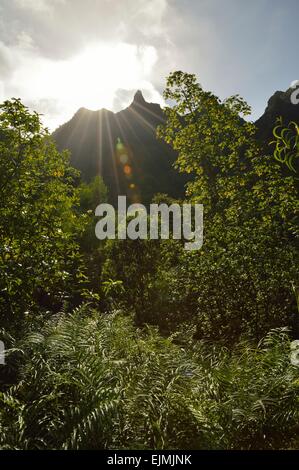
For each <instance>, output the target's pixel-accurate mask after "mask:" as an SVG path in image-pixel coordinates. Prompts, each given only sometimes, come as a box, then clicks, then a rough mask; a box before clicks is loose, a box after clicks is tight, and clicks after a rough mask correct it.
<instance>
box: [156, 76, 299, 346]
mask: <svg viewBox="0 0 299 470" xmlns="http://www.w3.org/2000/svg"><path fill="white" fill-rule="evenodd" d="M164 96H165V98H166V99H171V100H173V101H174V106H173V107H171V108H167V109H166V115H167V121H166V124H165V125H164V126H161V127H160V128H159V130H158V135H159V136H160V137H161V138H163V139H164V140H165V141H166V142H167V143H169V144H171V145H172V146H173V148H174V149H175V150H177V151H178V159H177V162H176V165H177V167H178V169H179V171H182V172H188V173H191V174H193V175H194V180H193V181H192V182H191V183H190V184H189V185H188V189H187V197H188V198H189V201H190V200H191V201H192V202H200V203H203V204H204V233H205V240H204V246H203V248H202V249H201V251H200V252H199V253H195V254H194V253H193V254H190V253H183V258H182V261H181V263H180V264H179V266H180V268H179V270H178V276H179V277H180V276H183V279H185V280H186V283H187V285H188V283H189V284H190V283H191V284H192V285H193V286H196V288H194V289H193V291H194V294H193V295H194V297H195V298H196V299H197V315H198V316H197V318H198V329H197V336H198V337H202V336H207V337H212V338H218V339H221V338H223V337H225V338H226V339H229V340H230V341H232V340H234V339H236V338H238V337H239V336H240V335H241V334H250V335H252V336H254V337H260V336H261V335H262V334H264V333H265V332H266V331H268V329H269V328H271V327H275V326H281V325H285V324H288V323H289V318H290V315H291V312H292V310H293V308H294V302H293V298H292V292H291V282H292V280H294V278H296V276H298V271H297V264H298V263H297V262H296V259H297V254H296V253H297V251H296V245H295V239H296V236H297V235H298V229H297V226H296V219H295V212H296V206H297V193H296V186H295V180H294V177H293V176H289V177H285V178H282V174H281V169H280V166H279V164H276V163H273V156H272V155H263V154H262V153H261V147H260V146H259V144H258V142H257V140H256V139H255V132H256V130H255V127H254V125H253V124H252V123H250V122H246V121H244V120H243V118H242V116H240V114H242V115H246V114H248V113H249V111H250V108H249V107H248V105H247V104H246V103H245V102H244V101H243V100H242V99H241V98H240V97H238V96H234V97H231V98H229V99H227V100H225V101H223V102H221V101H220V100H219V99H218V98H217V97H215V96H214V95H212V94H211V93H207V92H205V91H203V89H202V88H201V86H200V85H199V84H198V83H197V81H196V78H195V76H193V75H189V74H184V73H183V72H174V73H173V74H171V75H170V76H169V78H168V80H167V86H166V90H165V93H164ZM180 271H181V274H180ZM191 273H192V274H191ZM187 290H188V289H187ZM193 314H194V312H193Z"/></svg>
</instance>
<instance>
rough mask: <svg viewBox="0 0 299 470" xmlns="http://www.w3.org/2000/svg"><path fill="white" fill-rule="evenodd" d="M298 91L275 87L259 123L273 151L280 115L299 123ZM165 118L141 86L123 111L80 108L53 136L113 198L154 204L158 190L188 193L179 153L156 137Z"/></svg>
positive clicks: (74, 163) (87, 177)
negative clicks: (178, 162) (177, 162)
mask: <svg viewBox="0 0 299 470" xmlns="http://www.w3.org/2000/svg"><path fill="white" fill-rule="evenodd" d="M292 91H293V90H292V89H289V90H287V91H286V92H283V91H277V92H275V93H274V94H273V96H271V98H270V99H269V101H268V105H267V107H266V109H265V112H264V114H263V115H262V116H261V117H260V118H259V119H258V120H257V121H256V123H255V124H256V126H257V136H258V138H259V139H260V140H261V141H262V142H264V143H265V149H267V151H268V149H269V146H268V143H269V141H270V140H271V139H272V137H273V135H272V130H273V127H274V125H275V122H276V119H277V117H279V116H282V118H283V120H284V122H285V123H288V122H289V121H291V120H294V121H296V122H299V105H294V104H292V102H291V98H290V96H291V93H292ZM164 121H165V116H164V113H163V110H162V109H161V107H160V106H159V105H158V104H154V103H148V102H146V101H145V100H144V97H143V95H142V93H141V91H137V92H136V94H135V96H134V100H133V102H132V104H131V105H130V106H129V107H128V108H126V109H124V110H122V111H119V112H118V113H113V112H111V111H107V110H106V109H102V110H99V111H90V110H87V109H85V108H80V109H79V110H78V111H77V113H76V114H75V115H74V116H73V118H72V119H71V120H70V121H68V122H67V123H65V124H63V125H62V126H60V127H59V128H58V129H57V130H56V131H55V132H54V133H53V137H54V139H55V141H56V143H57V147H58V149H59V150H64V149H69V150H70V151H71V164H72V166H74V167H75V168H77V169H79V170H80V171H81V174H82V178H83V179H84V180H86V181H89V180H91V179H92V178H93V177H94V176H96V175H101V176H102V177H103V180H104V182H105V184H106V185H107V187H108V189H109V193H110V201H111V202H115V201H116V198H117V195H118V194H126V195H127V196H128V197H129V198H130V199H131V201H134V202H135V201H136V202H140V201H141V202H143V203H149V202H150V201H151V199H152V197H153V195H154V194H156V193H166V194H168V195H170V196H172V197H175V198H178V197H182V196H183V195H184V191H185V184H186V182H187V181H188V177H187V176H186V175H182V174H179V173H178V172H177V171H176V170H175V169H174V168H173V163H174V161H175V160H176V153H175V152H174V151H173V150H172V149H171V148H170V147H169V146H168V145H166V144H165V143H164V142H162V141H160V140H157V138H156V128H157V126H158V125H159V124H161V123H163V122H164Z"/></svg>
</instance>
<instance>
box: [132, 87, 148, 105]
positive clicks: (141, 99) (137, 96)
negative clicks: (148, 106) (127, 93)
mask: <svg viewBox="0 0 299 470" xmlns="http://www.w3.org/2000/svg"><path fill="white" fill-rule="evenodd" d="M144 103H145V99H144V97H143V94H142V91H141V90H137V91H136V93H135V95H134V99H133V104H144Z"/></svg>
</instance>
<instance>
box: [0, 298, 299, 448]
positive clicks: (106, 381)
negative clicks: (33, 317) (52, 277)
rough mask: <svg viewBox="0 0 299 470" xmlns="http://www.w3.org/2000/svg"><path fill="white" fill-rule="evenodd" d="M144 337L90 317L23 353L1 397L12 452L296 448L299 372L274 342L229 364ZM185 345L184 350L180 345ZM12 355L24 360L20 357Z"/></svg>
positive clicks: (281, 340) (3, 438)
mask: <svg viewBox="0 0 299 470" xmlns="http://www.w3.org/2000/svg"><path fill="white" fill-rule="evenodd" d="M189 339H190V338H188V337H187V335H184V340H183V342H182V339H181V338H180V335H178V334H177V335H175V336H174V337H173V338H162V337H161V336H160V335H159V334H158V333H157V332H156V331H155V330H154V329H152V328H150V329H147V330H145V331H141V330H138V329H136V328H135V327H134V326H133V324H132V322H131V320H130V319H129V318H128V317H124V316H123V315H121V314H113V315H108V316H107V315H99V314H98V313H97V312H90V310H89V308H88V307H84V308H81V309H78V310H77V311H76V312H74V313H73V314H72V315H66V314H62V315H58V316H55V317H54V318H52V319H51V320H50V321H49V322H48V323H47V324H46V325H45V327H44V328H43V330H42V331H41V332H38V333H37V332H36V333H32V334H30V335H28V336H27V337H26V338H24V340H23V342H22V343H21V344H18V345H15V346H17V349H18V350H19V353H20V352H21V353H22V363H23V365H22V367H21V369H20V372H19V382H18V384H17V385H16V386H15V387H13V388H11V389H10V390H8V391H7V392H5V393H2V395H1V396H0V402H1V407H0V410H1V411H0V431H1V432H0V445H1V446H2V448H9V449H45V448H46V449H57V448H62V449H103V448H118V449H120V448H125V449H127V448H134V449H136V448H147V449H164V448H168V449H169V448H171V449H182V448H196V449H234V448H239V449H251V448H262V449H271V448H277V447H278V448H292V447H295V446H296V445H298V439H299V434H298V426H297V423H298V418H299V407H298V387H299V370H298V368H297V367H294V366H292V365H291V364H290V360H289V340H288V338H287V335H286V334H285V333H283V331H273V332H271V333H269V334H268V335H267V336H266V338H265V339H264V340H263V341H262V342H261V343H260V344H259V345H258V346H257V347H255V348H253V347H252V346H250V345H249V344H247V343H243V344H239V345H238V347H237V348H236V349H235V351H234V352H233V353H232V352H230V351H229V350H228V349H226V348H223V347H219V346H216V345H212V344H209V343H204V342H201V343H197V344H193V343H192V341H188V340H189ZM176 343H177V344H176ZM11 354H12V355H14V354H16V351H12V353H11Z"/></svg>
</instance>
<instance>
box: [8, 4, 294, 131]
mask: <svg viewBox="0 0 299 470" xmlns="http://www.w3.org/2000/svg"><path fill="white" fill-rule="evenodd" d="M298 17H299V0H284V1H281V0H250V1H249V0H0V102H2V101H3V100H4V99H9V98H11V97H19V98H21V99H22V100H23V102H24V103H25V104H26V105H27V106H29V107H30V109H32V110H36V111H38V112H39V113H42V114H43V117H42V119H43V121H44V123H45V125H46V126H48V127H49V128H50V130H54V129H55V128H56V127H57V126H59V125H61V124H63V123H64V122H65V121H67V120H69V119H70V118H71V117H72V115H73V114H74V113H75V112H76V111H77V110H78V109H79V108H80V107H86V108H88V109H94V110H96V109H100V108H107V109H110V110H112V111H119V110H120V109H123V108H125V107H126V106H128V105H129V104H130V102H131V101H132V98H133V95H134V93H135V92H136V90H138V89H141V90H142V92H143V94H144V97H145V99H147V100H148V101H152V102H156V103H160V104H161V105H164V104H165V103H164V100H163V89H164V87H165V79H166V76H167V75H168V74H169V73H170V72H171V71H174V70H182V71H184V72H188V73H194V74H196V76H197V78H198V81H199V82H200V84H201V85H202V86H203V88H204V89H205V90H209V91H212V92H213V93H215V94H216V95H217V96H219V97H220V98H221V99H224V98H226V97H228V96H230V95H233V94H240V95H241V96H242V97H243V98H245V99H246V101H247V102H248V103H249V104H250V105H251V107H252V116H251V119H253V120H255V119H257V118H258V117H259V116H260V115H261V114H262V113H263V111H264V109H265V107H266V104H267V101H268V99H269V97H270V96H271V95H272V94H273V93H274V92H275V91H276V90H286V89H287V88H289V86H290V84H291V82H293V81H294V80H297V79H299V61H298V37H297V36H298V33H297V30H298V25H297V22H298Z"/></svg>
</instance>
